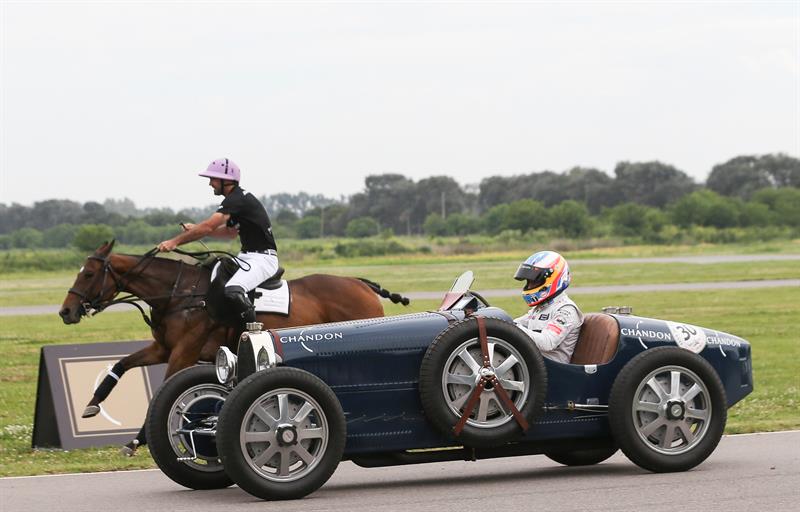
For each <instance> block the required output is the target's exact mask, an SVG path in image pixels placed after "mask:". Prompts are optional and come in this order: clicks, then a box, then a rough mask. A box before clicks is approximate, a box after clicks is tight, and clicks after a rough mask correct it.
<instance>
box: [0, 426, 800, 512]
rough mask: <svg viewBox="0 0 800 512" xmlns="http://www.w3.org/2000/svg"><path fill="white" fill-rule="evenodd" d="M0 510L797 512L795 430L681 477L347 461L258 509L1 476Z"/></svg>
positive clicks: (108, 478)
mask: <svg viewBox="0 0 800 512" xmlns="http://www.w3.org/2000/svg"><path fill="white" fill-rule="evenodd" d="M0 510H2V511H3V512H5V511H8V512H11V511H14V512H17V511H19V512H23V511H29V510H30V511H41V510H52V511H65V512H67V511H80V512H85V511H87V510H104V511H105V510H111V511H114V512H141V511H142V510H170V511H175V512H178V511H192V512H197V511H198V510H235V511H237V512H240V511H248V510H258V511H264V510H269V511H288V510H291V511H297V510H302V511H303V512H315V511H323V510H324V511H343V512H353V511H365V512H381V511H395V510H409V511H414V512H429V511H430V512H445V511H451V510H452V511H458V512H464V511H467V510H495V511H499V512H500V511H517V510H525V511H527V510H530V511H540V510H546V511H548V512H558V511H566V510H581V511H592V512H595V511H597V512H600V511H614V512H623V511H647V512H655V511H669V512H675V511H678V510H687V511H703V512H709V511H725V512H733V511H753V510H772V511H789V510H800V431H791V432H778V433H771V434H748V435H739V436H726V437H723V439H722V441H721V442H720V445H719V446H718V447H717V449H716V451H715V452H714V453H713V454H712V455H711V457H709V458H708V459H707V460H706V461H705V462H704V463H703V464H701V465H700V466H698V467H697V468H695V469H693V470H692V471H687V472H684V473H667V474H654V473H649V472H647V471H644V470H642V469H639V468H638V467H636V466H634V465H633V464H632V463H631V462H630V461H628V459H627V458H626V457H625V456H624V455H622V454H621V453H619V452H617V454H616V455H614V456H613V457H612V458H610V459H609V460H607V461H606V462H604V463H602V464H599V465H596V466H589V467H575V468H569V467H565V466H560V465H558V464H556V463H554V462H552V461H550V460H549V459H547V458H546V457H544V456H541V455H535V456H528V457H512V458H505V459H494V460H485V461H478V462H446V463H436V464H420V465H412V466H399V467H388V468H377V469H364V468H359V467H357V466H355V465H353V464H352V463H349V462H345V463H342V464H340V465H339V468H338V469H337V470H336V473H334V475H333V477H332V478H331V480H330V481H328V483H327V484H325V485H324V486H323V487H322V488H321V489H320V490H319V491H317V492H316V493H314V494H312V495H311V496H309V497H307V498H305V499H303V500H301V501H290V502H272V503H265V502H263V501H260V500H257V499H256V498H253V497H252V496H250V495H249V494H247V493H245V492H244V491H242V490H240V489H239V488H237V487H231V488H228V489H223V490H217V491H190V490H186V489H184V488H182V487H180V486H178V485H177V484H175V483H173V482H172V481H171V480H169V479H168V478H167V477H166V476H164V475H163V474H162V473H161V472H159V471H156V470H152V471H127V472H119V473H94V474H83V475H61V476H43V477H27V478H25V477H23V478H4V479H0Z"/></svg>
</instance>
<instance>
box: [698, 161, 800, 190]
mask: <svg viewBox="0 0 800 512" xmlns="http://www.w3.org/2000/svg"><path fill="white" fill-rule="evenodd" d="M706 186H707V187H708V188H710V189H711V190H713V191H714V192H716V193H718V194H721V195H724V196H737V197H741V198H743V199H748V198H750V197H751V196H752V195H753V194H754V193H755V192H756V191H758V190H760V189H762V188H777V187H800V160H798V159H797V158H792V157H790V156H788V155H784V154H781V153H778V154H776V155H762V156H755V155H744V156H737V157H736V158H732V159H730V160H728V161H727V162H725V163H722V164H717V165H715V166H714V168H713V169H711V174H709V175H708V179H707V180H706Z"/></svg>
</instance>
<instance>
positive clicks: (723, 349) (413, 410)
mask: <svg viewBox="0 0 800 512" xmlns="http://www.w3.org/2000/svg"><path fill="white" fill-rule="evenodd" d="M475 314H478V315H482V316H486V317H493V318H498V319H502V320H506V321H512V318H511V316H509V315H508V313H506V312H505V311H503V310H502V309H499V308H492V307H484V308H481V309H479V310H478V311H477V313H475ZM611 316H613V317H614V318H615V319H616V321H617V324H618V326H619V330H620V336H619V345H618V349H617V353H616V354H615V355H614V357H613V358H612V359H611V360H610V361H609V362H607V363H606V364H598V365H573V364H564V363H558V362H555V361H552V360H549V359H546V358H545V365H546V368H547V376H548V390H547V394H546V399H545V412H544V413H543V414H542V415H540V416H539V417H538V419H537V420H536V421H535V423H534V424H533V425H532V426H531V428H530V429H529V430H528V432H527V433H526V435H525V438H524V439H523V441H546V440H558V439H576V440H577V439H590V438H608V437H609V436H610V430H609V424H608V419H607V413H606V412H605V411H604V410H603V407H604V406H606V405H607V404H608V398H609V394H610V391H611V386H612V384H613V382H614V379H615V377H616V376H617V374H618V373H619V372H620V370H621V369H622V367H623V366H625V364H626V363H627V362H628V361H630V360H631V359H632V358H633V357H634V356H636V355H637V354H639V353H641V352H642V351H644V350H647V349H649V348H654V347H659V346H675V345H679V343H677V342H676V339H675V337H676V333H677V334H678V335H681V336H683V333H687V334H686V335H687V336H688V333H689V332H691V333H693V334H692V336H693V338H692V339H691V340H690V341H691V343H688V344H687V343H683V344H684V346H687V347H689V348H690V349H691V350H692V351H695V352H698V353H699V354H700V355H701V356H702V357H704V358H705V359H706V360H707V361H708V362H709V363H710V364H711V365H712V366H713V367H714V369H715V370H716V372H717V373H718V375H719V377H720V379H721V381H722V383H723V386H724V387H725V392H726V395H727V401H728V407H730V406H732V405H734V404H735V403H736V402H738V401H739V400H741V399H742V398H744V396H746V395H747V394H748V393H750V392H751V391H752V389H753V380H752V365H751V359H750V357H751V352H750V345H749V343H748V342H747V341H745V340H743V339H741V338H738V337H736V336H733V335H730V334H727V333H722V332H719V331H715V330H711V329H704V328H697V327H695V326H691V325H689V324H680V323H675V322H668V321H664V320H657V319H652V318H644V317H638V316H631V315H611ZM464 317H465V312H464V311H460V310H454V311H446V312H442V311H437V312H425V313H414V314H408V315H399V316H392V317H383V318H374V319H367V320H356V321H349V322H339V323H333V324H321V325H312V326H304V327H297V328H288V329H280V330H278V331H272V332H273V333H274V334H272V335H273V336H275V337H277V338H278V340H277V341H278V343H279V347H278V349H277V352H278V353H279V354H282V363H283V364H284V365H287V366H292V367H296V368H300V369H303V370H306V371H308V372H310V373H313V374H315V375H317V376H318V377H320V378H321V379H322V380H323V381H324V382H325V383H326V384H328V385H329V386H330V387H331V389H332V390H333V391H334V393H335V394H336V396H337V398H338V399H339V401H340V403H341V405H342V408H343V410H344V412H345V417H346V420H347V445H346V449H345V456H348V457H349V456H353V455H358V454H366V453H377V452H397V451H402V450H411V449H424V448H436V447H443V446H452V445H454V444H458V440H457V438H455V437H454V436H452V435H448V434H445V433H442V432H438V431H437V430H436V429H434V427H433V426H432V425H431V424H430V422H429V421H428V420H427V419H426V417H425V414H424V412H423V409H422V404H421V401H420V397H419V385H418V383H419V369H420V365H421V363H422V359H423V357H424V355H425V352H426V351H427V349H428V347H429V346H430V344H431V342H432V341H433V340H434V339H435V338H436V337H437V336H438V335H439V334H440V333H441V332H442V331H444V330H445V329H446V328H447V327H448V325H449V324H451V323H452V322H454V321H458V320H462V319H463V318H464ZM676 329H677V330H676ZM679 341H682V340H679ZM245 376H246V375H241V376H240V380H241V378H244V377H245ZM573 404H582V405H589V406H592V405H594V406H598V407H596V408H595V409H593V410H586V409H587V408H584V409H582V410H579V409H576V408H574V407H573ZM588 409H591V407H589V408H588Z"/></svg>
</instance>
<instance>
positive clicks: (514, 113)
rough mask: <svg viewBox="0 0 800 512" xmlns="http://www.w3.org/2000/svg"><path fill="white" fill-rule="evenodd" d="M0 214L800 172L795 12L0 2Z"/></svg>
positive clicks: (799, 43)
mask: <svg viewBox="0 0 800 512" xmlns="http://www.w3.org/2000/svg"><path fill="white" fill-rule="evenodd" d="M0 18H1V20H0V21H1V24H0V29H1V32H2V34H0V43H1V44H2V48H1V49H0V50H1V51H0V73H1V75H0V87H1V90H0V203H5V204H11V203H20V204H25V205H31V204H33V203H34V202H35V201H41V200H44V199H71V200H75V201H79V202H85V201H100V202H102V201H103V200H104V199H106V198H116V199H121V198H124V197H127V198H130V199H132V200H133V201H134V202H135V203H136V205H137V206H139V207H164V206H169V207H172V208H174V209H179V208H183V207H191V206H202V205H206V204H210V203H214V202H217V199H216V198H214V196H213V195H212V192H211V189H210V188H209V187H208V182H207V180H206V179H204V178H199V177H197V176H196V174H197V173H198V172H200V171H202V170H203V169H205V167H206V165H208V163H209V162H210V161H211V160H213V159H216V158H222V157H227V158H230V159H231V160H233V161H234V162H236V163H237V164H238V165H239V167H240V168H241V169H242V186H243V187H244V188H245V189H246V190H248V191H250V192H253V193H255V194H256V195H258V196H260V195H262V194H264V195H271V194H275V193H281V192H288V193H299V192H307V193H310V194H323V195H325V196H329V197H339V196H343V195H344V196H347V195H350V194H353V193H356V192H359V191H361V190H362V189H363V188H364V178H366V176H368V175H370V174H381V173H399V174H403V175H405V176H408V177H409V178H412V179H414V180H419V179H422V178H425V177H428V176H432V175H448V176H451V177H453V178H454V179H456V180H457V181H458V182H459V183H461V184H462V185H466V184H477V183H479V182H480V181H481V179H483V178H484V177H487V176H492V175H503V176H510V175H515V174H523V173H530V172H539V171H543V170H553V171H557V172H562V171H565V170H567V169H569V168H571V167H574V166H584V167H595V168H599V169H601V170H604V171H606V172H608V173H613V169H614V166H615V165H616V163H617V162H619V161H649V160H660V161H662V162H665V163H669V164H672V165H674V166H676V167H677V168H678V169H681V170H683V171H684V172H686V173H688V174H689V175H690V176H692V177H693V178H694V179H695V180H697V181H698V182H703V181H704V180H705V178H706V177H707V176H708V173H709V172H710V170H711V168H712V167H713V166H714V165H715V164H718V163H721V162H724V161H726V160H728V159H730V158H732V157H734V156H738V155H742V154H763V153H774V152H783V153H788V154H790V155H792V156H795V157H800V2H797V1H792V2H752V3H750V2H705V3H701V2H586V1H584V2H560V3H542V2H536V3H521V2H516V3H496V2H495V3H476V2H469V3H467V2H447V3H430V2H369V3H367V2H349V3H343V2H342V3H338V2H337V3H331V2H326V3H309V2H292V3H267V2H255V1H249V2H238V3H237V2H225V3H224V4H223V3H215V2H172V3H170V2H125V3H122V2H108V1H106V2H91V3H87V2H83V3H76V2H10V1H7V0H0Z"/></svg>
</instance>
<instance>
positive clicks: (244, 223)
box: [158, 158, 278, 322]
mask: <svg viewBox="0 0 800 512" xmlns="http://www.w3.org/2000/svg"><path fill="white" fill-rule="evenodd" d="M199 176H203V177H206V178H208V184H209V185H210V186H211V188H213V189H214V195H216V196H224V199H223V200H222V203H221V204H220V206H219V208H218V209H217V211H216V212H214V213H213V214H212V215H211V216H210V217H209V218H207V219H206V220H204V221H203V222H200V223H199V224H185V225H184V229H185V231H184V232H183V233H180V234H179V235H177V236H175V237H174V238H170V239H169V240H164V241H163V242H161V243H160V244H158V250H159V251H162V252H168V251H171V250H173V249H175V248H176V247H178V246H179V245H183V244H186V243H189V242H194V241H195V240H200V239H201V238H203V237H206V236H212V237H216V238H225V239H231V238H235V237H236V235H239V239H240V240H241V243H242V248H241V251H240V252H239V255H238V258H239V259H240V260H242V261H244V262H245V265H243V266H244V268H239V270H237V271H236V273H235V274H234V275H233V277H231V279H230V280H229V281H228V283H227V284H226V285H225V299H226V302H228V303H229V304H231V305H232V307H233V308H235V311H236V313H238V314H239V315H240V316H241V318H242V319H243V321H244V322H255V321H256V314H255V308H254V307H253V304H251V303H250V299H249V298H248V297H247V292H249V291H250V290H253V289H255V287H256V286H258V285H259V284H261V283H263V282H264V281H266V280H267V278H269V277H271V276H273V275H274V274H275V272H277V270H278V250H277V246H276V245H275V237H274V236H273V235H272V225H271V224H270V221H269V216H268V215H267V211H266V210H265V209H264V205H262V204H261V202H260V201H259V200H258V199H256V197H255V196H254V195H253V194H251V193H249V192H246V191H245V190H244V189H242V188H241V187H240V186H239V181H240V178H241V172H240V171H239V167H238V166H237V165H236V164H235V163H233V162H232V161H230V160H229V159H227V158H220V159H218V160H214V161H213V162H211V163H210V164H209V166H208V168H207V169H206V170H205V171H203V172H201V173H200V174H199ZM217 265H219V263H218V264H217ZM217 268H218V267H215V268H214V271H213V272H212V279H213V276H214V275H216V271H217Z"/></svg>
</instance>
